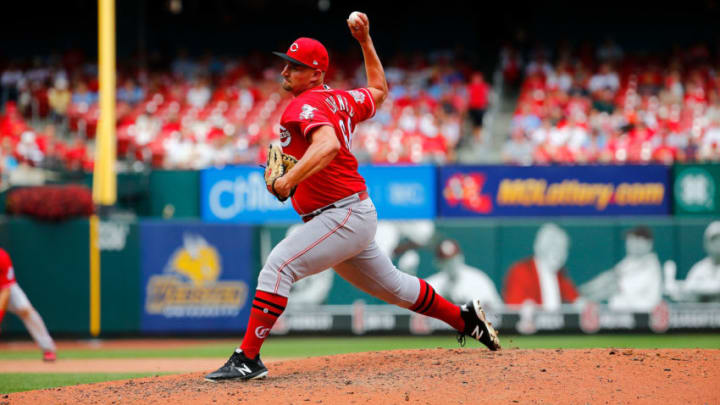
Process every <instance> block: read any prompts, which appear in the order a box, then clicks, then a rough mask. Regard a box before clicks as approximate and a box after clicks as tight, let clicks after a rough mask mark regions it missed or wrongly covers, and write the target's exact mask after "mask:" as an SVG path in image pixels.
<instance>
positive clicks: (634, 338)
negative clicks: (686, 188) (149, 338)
mask: <svg viewBox="0 0 720 405" xmlns="http://www.w3.org/2000/svg"><path fill="white" fill-rule="evenodd" d="M238 343H239V341H238ZM501 343H502V344H503V346H504V347H505V348H520V349H540V348H547V349H556V348H566V349H585V348H593V347H631V348H641V349H653V348H705V349H720V335H717V334H715V335H713V334H696V335H597V336H596V335H590V336H588V335H548V336H501ZM476 346H477V347H479V345H477V344H475V342H471V341H468V347H476ZM233 347H234V344H233V343H217V342H208V343H207V344H201V345H193V346H188V347H180V348H177V347H175V348H169V349H106V348H100V349H71V350H61V351H60V352H58V357H59V358H60V359H92V358H107V359H114V358H167V357H174V358H191V357H227V356H228V355H229V353H230V352H231V351H232V349H233ZM435 347H442V348H456V347H458V344H457V342H456V341H455V339H454V337H453V336H426V337H396V336H393V337H328V338H322V337H320V338H284V337H272V338H270V339H269V340H268V341H267V342H266V343H265V345H264V346H263V356H264V357H310V356H327V355H333V354H340V353H353V352H365V351H376V350H395V349H422V348H435ZM38 357H39V354H38V351H37V350H15V351H8V352H1V353H0V360H12V359H37V358H38Z"/></svg>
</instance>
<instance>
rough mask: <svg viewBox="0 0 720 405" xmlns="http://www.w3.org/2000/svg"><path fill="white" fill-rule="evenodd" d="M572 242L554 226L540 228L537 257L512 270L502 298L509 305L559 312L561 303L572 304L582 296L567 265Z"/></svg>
mask: <svg viewBox="0 0 720 405" xmlns="http://www.w3.org/2000/svg"><path fill="white" fill-rule="evenodd" d="M569 246H570V239H569V238H568V235H567V233H566V232H565V231H564V230H563V229H562V228H560V227H559V226H557V225H555V224H553V223H546V224H544V225H542V226H541V227H540V229H539V230H538V232H537V235H536V236H535V243H534V244H533V251H534V255H533V257H531V258H528V259H525V260H522V261H520V262H517V263H515V264H513V265H512V267H510V269H509V270H508V273H507V275H506V277H505V286H504V289H503V299H504V301H505V304H506V305H523V304H531V305H537V306H539V307H541V308H542V309H544V310H546V311H557V310H559V309H560V305H561V304H562V303H572V302H575V300H577V299H578V297H579V294H578V292H577V289H576V288H575V285H574V284H573V282H572V280H570V278H569V277H568V276H567V274H566V273H567V272H566V270H565V262H566V260H567V256H568V250H569Z"/></svg>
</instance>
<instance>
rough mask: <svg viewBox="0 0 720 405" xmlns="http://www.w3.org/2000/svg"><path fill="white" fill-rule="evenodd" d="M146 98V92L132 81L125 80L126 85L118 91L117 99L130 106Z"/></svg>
mask: <svg viewBox="0 0 720 405" xmlns="http://www.w3.org/2000/svg"><path fill="white" fill-rule="evenodd" d="M143 98H145V92H144V91H143V89H142V88H141V87H140V86H137V85H136V84H135V81H134V80H132V79H128V80H125V84H124V85H123V86H122V87H121V88H119V89H118V91H117V99H118V100H119V101H124V102H126V103H128V104H130V105H135V104H137V103H139V102H140V101H141V100H142V99H143Z"/></svg>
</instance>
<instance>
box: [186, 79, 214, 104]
mask: <svg viewBox="0 0 720 405" xmlns="http://www.w3.org/2000/svg"><path fill="white" fill-rule="evenodd" d="M211 95H212V94H211V93H210V87H209V86H208V80H207V79H206V78H204V77H201V78H198V79H196V80H195V82H194V83H193V86H192V87H191V88H190V90H188V92H187V100H186V101H187V103H188V104H190V105H191V106H193V107H196V108H203V107H205V105H206V104H207V103H208V101H210V96H211Z"/></svg>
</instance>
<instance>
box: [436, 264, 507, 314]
mask: <svg viewBox="0 0 720 405" xmlns="http://www.w3.org/2000/svg"><path fill="white" fill-rule="evenodd" d="M456 271H457V278H456V279H455V280H452V281H451V280H450V278H449V276H448V274H447V273H445V272H440V273H436V274H433V275H432V276H430V277H428V278H426V279H425V281H426V282H427V283H428V284H430V285H431V286H432V287H433V288H434V289H435V290H436V291H437V292H438V293H439V294H440V295H442V296H444V297H446V298H448V299H450V301H452V302H455V303H458V302H466V301H469V300H472V299H473V298H477V297H480V301H481V304H482V305H483V306H488V307H491V308H500V307H502V300H501V299H500V295H499V294H498V292H497V289H496V288H495V284H494V283H493V281H492V280H491V279H490V277H488V276H487V274H485V273H484V272H482V271H481V270H479V269H477V268H475V267H472V266H468V265H467V264H462V265H459V268H458V269H457V270H456Z"/></svg>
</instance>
